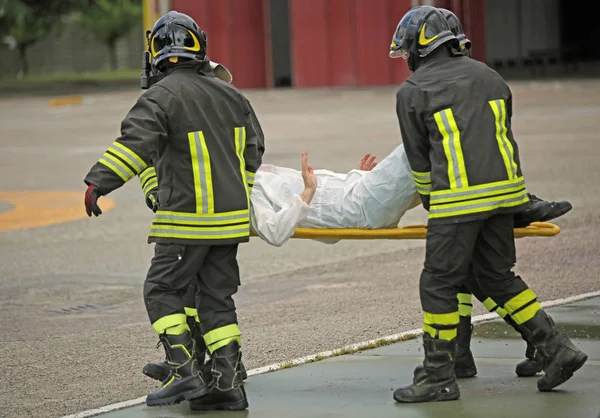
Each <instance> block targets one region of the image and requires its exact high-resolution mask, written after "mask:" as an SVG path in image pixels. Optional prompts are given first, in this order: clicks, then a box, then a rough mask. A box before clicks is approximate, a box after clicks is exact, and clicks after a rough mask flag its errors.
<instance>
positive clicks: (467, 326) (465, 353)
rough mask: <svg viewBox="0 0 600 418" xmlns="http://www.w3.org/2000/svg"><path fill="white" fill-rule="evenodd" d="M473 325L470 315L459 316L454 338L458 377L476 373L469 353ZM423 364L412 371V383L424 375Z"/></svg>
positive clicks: (455, 367) (470, 375)
mask: <svg viewBox="0 0 600 418" xmlns="http://www.w3.org/2000/svg"><path fill="white" fill-rule="evenodd" d="M472 335H473V325H471V317H470V316H461V317H460V322H459V323H458V336H457V338H456V364H455V366H454V372H455V374H456V377H457V378H458V379H465V378H469V377H474V376H476V375H477V366H475V359H473V353H471V336H472ZM426 376H427V374H426V373H425V366H423V365H422V364H420V365H418V366H417V367H415V370H414V372H413V383H415V384H416V383H417V382H419V381H420V380H422V379H423V378H424V377H426Z"/></svg>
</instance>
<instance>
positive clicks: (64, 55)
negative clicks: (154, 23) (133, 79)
mask: <svg viewBox="0 0 600 418" xmlns="http://www.w3.org/2000/svg"><path fill="white" fill-rule="evenodd" d="M143 50H144V43H143V33H142V28H141V23H140V27H139V28H134V29H132V30H131V32H130V33H129V34H128V35H127V36H125V37H123V38H122V39H121V40H120V41H119V42H118V45H117V63H118V66H119V69H134V68H141V62H142V51H143ZM0 56H1V57H2V72H3V76H4V77H10V76H12V75H15V74H17V72H18V69H19V57H18V54H17V52H16V51H8V50H7V48H6V47H5V46H2V47H0ZM27 57H28V60H29V71H30V73H31V74H34V73H35V74H40V73H41V74H48V73H54V72H58V71H65V72H83V71H101V70H108V69H109V63H108V48H107V47H106V46H105V45H104V44H103V43H101V42H98V41H97V40H96V39H95V38H94V37H93V36H92V35H91V34H90V33H88V32H86V31H84V30H83V29H81V28H79V27H78V26H77V25H76V24H75V23H69V24H67V25H66V26H65V27H64V28H63V30H62V31H61V33H56V34H54V35H52V36H50V37H49V38H48V39H45V40H43V41H40V42H38V43H36V44H34V45H33V46H32V47H30V48H29V50H28V52H27Z"/></svg>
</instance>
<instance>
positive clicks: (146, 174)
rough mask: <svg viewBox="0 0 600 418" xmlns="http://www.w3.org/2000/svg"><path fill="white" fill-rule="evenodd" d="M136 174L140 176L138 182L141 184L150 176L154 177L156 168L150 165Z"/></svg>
mask: <svg viewBox="0 0 600 418" xmlns="http://www.w3.org/2000/svg"><path fill="white" fill-rule="evenodd" d="M138 176H140V183H142V185H143V184H144V183H145V182H146V181H147V180H148V179H149V178H150V177H156V170H155V169H154V167H152V166H150V167H147V168H146V169H144V170H143V171H142V172H140V174H138Z"/></svg>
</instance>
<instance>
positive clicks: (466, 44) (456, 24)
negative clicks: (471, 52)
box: [438, 7, 471, 51]
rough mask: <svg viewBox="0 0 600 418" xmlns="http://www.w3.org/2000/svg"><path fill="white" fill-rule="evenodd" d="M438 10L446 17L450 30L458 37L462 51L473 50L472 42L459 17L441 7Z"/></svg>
mask: <svg viewBox="0 0 600 418" xmlns="http://www.w3.org/2000/svg"><path fill="white" fill-rule="evenodd" d="M438 9H440V11H441V12H442V14H443V15H444V16H446V20H447V21H448V26H450V30H451V31H452V33H453V34H454V36H456V39H458V44H459V46H460V50H461V51H462V50H463V49H465V48H466V49H471V40H470V39H469V38H467V35H465V31H464V29H463V27H462V24H461V23H460V20H458V17H457V16H456V15H455V14H454V13H452V12H451V11H450V10H448V9H442V8H441V7H438Z"/></svg>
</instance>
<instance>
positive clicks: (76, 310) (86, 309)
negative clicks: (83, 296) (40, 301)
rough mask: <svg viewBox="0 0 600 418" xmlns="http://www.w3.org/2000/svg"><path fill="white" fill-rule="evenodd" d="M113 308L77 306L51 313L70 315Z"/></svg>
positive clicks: (57, 309)
mask: <svg viewBox="0 0 600 418" xmlns="http://www.w3.org/2000/svg"><path fill="white" fill-rule="evenodd" d="M111 308H112V306H104V305H77V306H66V307H64V308H55V309H50V311H52V312H58V313H65V314H68V313H81V312H94V311H104V310H106V309H111Z"/></svg>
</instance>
